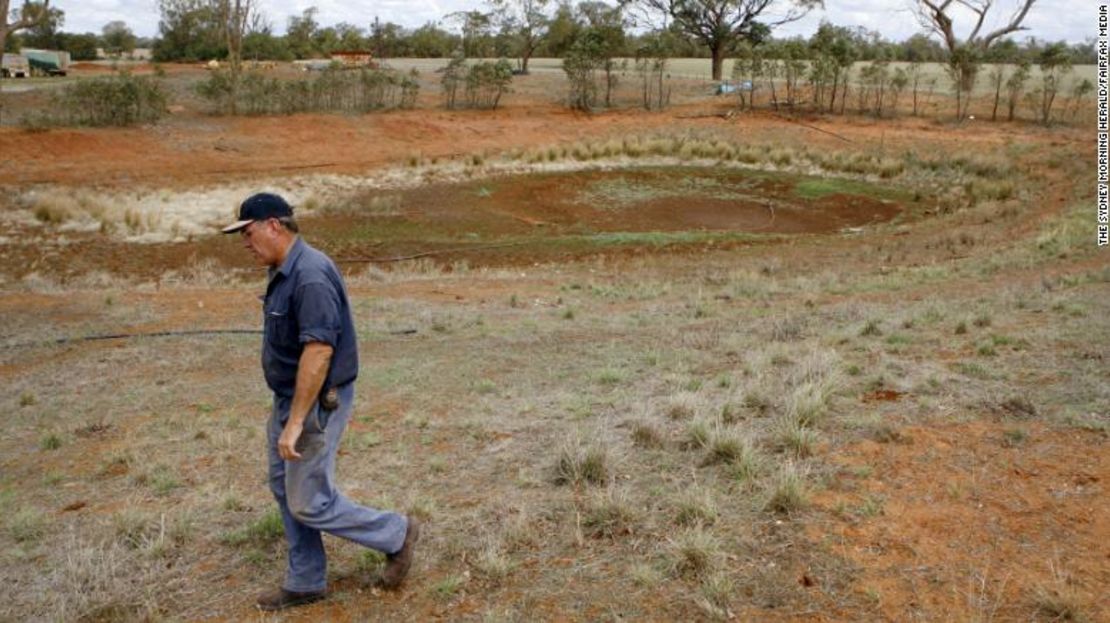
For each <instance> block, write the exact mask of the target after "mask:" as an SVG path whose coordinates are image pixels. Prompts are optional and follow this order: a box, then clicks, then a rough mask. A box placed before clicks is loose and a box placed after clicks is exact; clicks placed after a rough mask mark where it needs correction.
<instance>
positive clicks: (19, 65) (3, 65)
mask: <svg viewBox="0 0 1110 623" xmlns="http://www.w3.org/2000/svg"><path fill="white" fill-rule="evenodd" d="M30 75H31V65H30V63H28V62H27V57H26V56H22V55H20V54H5V55H4V58H3V61H2V62H0V76H2V77H4V78H26V77H27V76H30Z"/></svg>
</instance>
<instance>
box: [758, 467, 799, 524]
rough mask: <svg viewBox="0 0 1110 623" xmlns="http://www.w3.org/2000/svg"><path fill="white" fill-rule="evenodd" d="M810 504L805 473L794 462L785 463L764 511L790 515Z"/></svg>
mask: <svg viewBox="0 0 1110 623" xmlns="http://www.w3.org/2000/svg"><path fill="white" fill-rule="evenodd" d="M808 503H809V487H808V486H806V482H805V472H804V471H803V470H802V469H801V468H798V467H797V466H795V465H794V463H792V462H786V463H783V464H782V465H781V466H780V467H779V470H778V472H777V473H776V474H775V477H774V480H773V482H772V483H771V486H770V488H769V490H768V492H767V498H766V502H764V504H763V510H765V511H768V512H772V513H780V514H784V515H789V514H790V513H792V512H794V511H798V510H801V509H802V508H804V507H805V506H806V505H807V504H808Z"/></svg>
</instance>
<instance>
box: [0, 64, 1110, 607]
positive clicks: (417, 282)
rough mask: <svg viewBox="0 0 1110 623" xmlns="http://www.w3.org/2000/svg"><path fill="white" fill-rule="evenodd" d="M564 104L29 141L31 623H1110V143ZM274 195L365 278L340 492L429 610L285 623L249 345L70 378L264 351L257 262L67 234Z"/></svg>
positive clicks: (18, 526)
mask: <svg viewBox="0 0 1110 623" xmlns="http://www.w3.org/2000/svg"><path fill="white" fill-rule="evenodd" d="M537 80H539V79H537ZM543 80H546V82H537V83H536V84H529V83H527V82H526V83H524V84H522V85H520V86H519V87H518V93H517V94H516V96H515V97H514V98H510V100H509V104H508V105H507V106H506V107H505V108H504V109H503V110H498V111H495V112H478V111H463V112H451V113H449V112H444V111H441V110H437V109H434V108H432V106H433V105H434V102H432V101H429V100H428V98H425V100H422V106H423V107H422V108H421V109H418V110H414V111H405V112H393V113H386V114H380V115H369V116H361V117H346V116H330V115H299V116H295V117H288V118H252V119H226V118H219V117H209V116H204V115H202V114H199V113H197V112H196V111H192V110H185V111H182V112H179V113H178V114H175V115H174V116H172V117H171V118H170V119H169V120H168V121H166V122H165V123H163V124H160V125H158V126H155V127H149V128H139V129H127V130H90V129H55V130H50V131H47V132H26V131H23V130H20V129H17V128H2V129H0V171H2V172H3V176H2V177H3V179H4V180H5V185H4V195H3V200H2V201H3V205H2V207H3V218H4V219H5V224H6V232H5V233H4V235H3V238H2V242H0V257H2V259H3V260H4V261H3V266H2V267H0V276H2V281H0V284H2V288H0V310H2V313H3V317H4V319H5V323H4V330H3V333H2V335H0V345H2V350H0V352H2V353H3V354H2V356H0V382H2V384H3V387H4V391H3V392H2V394H0V408H2V409H3V411H4V413H6V414H7V416H6V418H5V422H6V424H7V426H6V430H5V433H6V434H5V435H4V436H3V438H0V509H2V510H3V513H2V516H3V521H2V526H3V531H2V532H0V562H2V564H0V586H3V589H0V619H2V620H28V619H45V620H99V621H109V620H112V621H114V620H151V619H168V620H227V621H239V620H247V619H259V620H288V621H316V620H333V621H362V620H412V621H424V620H491V621H498V620H520V621H534V620H552V621H563V620H566V621H579V620H581V621H586V620H589V621H594V620H617V619H619V620H649V621H655V620H657V621H671V620H727V619H732V620H741V621H776V620H784V621H785V620H791V621H793V620H805V621H858V620H889V621H951V620H960V621H991V620H994V621H1009V620H1073V621H1082V620H1085V621H1105V620H1110V603H1108V602H1107V599H1106V594H1107V591H1106V588H1105V587H1106V585H1107V583H1108V582H1110V546H1108V545H1107V543H1108V542H1110V523H1108V522H1110V519H1108V513H1107V503H1106V500H1107V498H1106V486H1107V482H1108V479H1110V463H1108V459H1107V452H1106V446H1107V434H1108V431H1110V378H1108V374H1107V366H1106V361H1107V360H1108V359H1110V346H1108V344H1110V341H1108V340H1110V322H1108V321H1107V318H1108V312H1110V296H1107V295H1108V294H1110V264H1108V261H1107V256H1106V255H1105V253H1103V252H1102V251H1101V250H1100V249H1099V248H1097V247H1096V246H1095V242H1094V235H1093V232H1094V224H1095V223H1094V201H1093V196H1092V195H1093V193H1092V190H1093V182H1094V161H1093V150H1092V148H1091V142H1092V137H1090V136H1088V134H1089V133H1087V132H1084V131H1082V130H1079V129H1075V128H1068V127H1056V128H1041V127H1036V126H1030V125H1022V124H997V125H992V124H982V123H977V124H965V125H963V126H953V125H950V124H948V123H945V122H943V121H938V120H935V119H909V118H900V119H896V120H889V119H888V120H873V119H862V118H853V117H848V118H806V119H800V120H799V119H788V118H784V117H781V116H778V115H773V114H769V113H758V114H754V115H753V114H745V115H739V116H730V117H728V118H724V117H721V116H716V115H715V113H718V112H723V111H725V110H727V105H724V104H722V103H720V102H718V101H715V100H713V99H710V98H699V97H696V96H695V95H696V94H689V95H688V96H686V97H683V98H680V99H679V102H678V105H676V106H675V107H673V108H671V109H668V110H666V111H662V112H650V113H649V112H644V111H637V110H619V111H613V112H605V113H600V114H595V115H583V114H578V113H572V112H568V111H566V110H564V109H561V108H559V107H558V106H557V105H556V104H555V103H553V102H552V101H551V99H552V97H551V96H550V95H545V94H547V93H549V92H550V91H551V88H552V87H551V82H550V80H551V79H550V77H547V78H544V79H543ZM676 137H678V138H677V139H676ZM675 140H679V143H678V144H676V143H674V141H675ZM650 141H661V143H659V144H660V145H663V143H665V145H663V146H661V147H660V148H659V149H660V150H661V151H662V150H664V149H665V150H669V151H668V154H666V155H663V156H660V157H659V158H656V159H654V160H650V161H648V160H642V161H641V160H637V158H636V157H629V156H628V152H629V151H630V150H632V151H635V150H638V149H640V148H641V147H643V145H644V144H646V143H647V142H650ZM606 146H611V149H608V151H607V148H606ZM615 146H619V147H620V148H619V149H618V148H617V147H615ZM691 146H693V147H691ZM683 149H687V150H688V151H690V150H705V151H707V152H709V151H712V153H711V154H709V153H705V154H703V153H685V152H683ZM745 149H748V150H751V151H745ZM575 150H579V152H581V155H580V157H576V156H575ZM549 153H551V154H553V155H551V156H548V154H549ZM740 154H748V155H750V156H751V157H750V160H751V161H750V162H748V161H745V160H744V158H747V156H741V155H740ZM841 156H843V157H842V158H841ZM549 158H550V160H549ZM836 158H840V160H836ZM541 160H542V161H543V162H547V163H551V162H553V163H555V165H551V166H550V167H549V168H548V169H545V170H543V171H538V172H537V173H536V175H527V172H528V170H529V169H528V165H529V163H530V162H531V163H533V164H535V163H537V162H539V161H541ZM845 162H858V163H863V165H861V166H862V167H863V168H862V169H860V171H858V172H850V171H847V167H848V165H846V164H844V163H845ZM822 163H823V164H822ZM518 165H519V166H518ZM564 165H565V166H564ZM649 165H650V166H649ZM741 165H742V166H741ZM895 165H897V166H895ZM870 166H874V167H876V168H875V169H873V170H872V169H868V168H867V167H870ZM499 167H501V168H499ZM837 167H839V168H838V169H837V172H836V173H835V174H834V173H833V171H832V170H833V169H834V168H837ZM882 167H888V168H887V169H886V171H887V173H884V174H882V175H879V174H878V173H877V172H878V171H879V170H881V169H882ZM889 167H893V168H889ZM838 175H839V176H848V177H849V178H850V179H849V180H848V181H843V180H839V181H838V180H836V179H834V180H831V181H830V179H829V178H833V177H837V176H838ZM399 178H400V179H401V180H402V181H397V180H398V179H399ZM404 178H419V179H417V180H416V181H415V182H414V183H402V182H403V181H405V180H404ZM11 180H17V181H15V182H12V181H11ZM352 180H354V181H352ZM382 180H386V181H382ZM409 181H412V180H409ZM356 182H357V183H356ZM283 184H284V185H283ZM255 186H264V187H274V188H283V189H284V188H288V189H291V192H293V193H294V194H295V195H296V193H297V192H298V189H299V195H296V196H298V199H299V203H300V205H301V206H302V208H303V213H304V214H305V217H304V219H303V227H304V232H305V236H306V238H307V239H308V240H309V241H310V242H313V243H314V244H318V245H319V246H321V247H322V248H325V249H327V250H329V251H330V252H331V253H333V254H334V255H336V256H337V257H341V258H343V259H345V260H346V261H345V263H344V264H343V266H344V269H345V271H347V274H348V283H349V287H350V293H351V299H352V303H353V306H354V314H355V317H356V324H357V327H358V330H359V337H360V340H361V343H360V345H361V353H362V359H363V362H362V370H361V375H360V381H359V385H358V402H357V404H356V410H355V416H354V417H353V419H352V422H351V426H350V429H349V430H348V432H347V435H346V442H345V445H344V448H343V450H342V452H341V458H340V461H339V463H340V464H339V471H340V481H341V482H342V483H343V485H344V487H345V489H346V491H347V492H348V494H350V495H351V496H353V497H355V498H356V499H359V500H362V501H365V502H366V503H370V504H373V505H378V506H382V507H388V508H398V509H402V510H406V511H408V512H412V513H415V514H417V515H419V516H422V517H424V518H425V519H426V521H427V526H428V527H427V536H426V539H425V540H424V541H423V542H422V547H421V548H420V550H419V553H418V561H417V563H416V566H415V568H414V571H413V575H412V577H411V578H410V579H409V581H408V582H407V583H406V584H405V586H404V587H403V588H402V589H401V590H400V591H398V592H395V593H389V592H382V591H380V590H378V589H376V588H375V587H374V578H375V577H376V574H377V573H378V572H379V565H380V562H381V561H380V559H379V558H376V557H374V556H370V555H367V554H366V553H365V552H362V551H359V549H358V548H356V547H354V546H352V545H350V544H347V543H343V542H340V541H338V540H329V541H328V542H327V543H328V547H329V552H330V555H331V590H332V596H331V598H330V599H329V600H327V601H326V602H323V603H321V604H317V605H313V606H310V607H306V608H304V609H301V610H298V611H293V612H290V613H287V614H280V615H273V616H262V615H260V614H258V613H256V612H255V611H254V610H253V606H252V604H253V599H254V596H255V595H256V594H257V593H258V592H260V591H261V590H264V589H267V588H269V587H271V586H272V585H274V584H275V583H276V582H277V581H279V579H280V576H281V568H282V554H283V552H282V539H281V537H280V528H279V527H275V525H274V521H273V512H272V507H273V503H272V500H271V499H270V497H269V494H268V492H267V491H266V488H265V484H264V471H265V465H264V456H265V455H264V448H263V426H264V421H265V417H266V415H267V412H268V409H267V407H268V398H267V395H266V392H265V389H264V385H263V382H262V379H261V375H260V374H259V371H258V369H257V351H258V339H259V338H258V336H257V335H254V334H249V333H247V334H237V333H225V334H219V335H185V336H166V337H147V338H132V339H103V340H91V341H90V340H77V341H64V340H66V339H67V338H75V337H81V336H104V335H110V334H119V333H127V334H137V333H152V332H163V331H198V330H210V329H244V330H248V331H249V330H253V329H257V328H258V322H259V318H258V316H259V307H258V302H257V295H258V294H259V293H260V292H261V291H262V290H263V288H264V281H263V275H262V273H261V271H259V270H258V269H254V268H252V267H251V266H250V264H249V261H248V257H247V254H246V253H245V252H244V251H243V250H242V249H240V248H239V243H238V241H237V240H233V239H227V238H222V237H219V236H215V235H206V234H193V233H190V234H188V235H184V234H182V233H181V231H176V232H171V234H172V235H171V234H167V237H165V238H163V239H154V238H150V239H147V241H146V242H143V241H137V240H136V239H134V238H135V236H131V234H136V235H137V234H138V233H142V232H145V229H144V228H149V229H150V230H152V231H153V230H158V228H159V226H160V223H154V222H151V221H149V220H143V219H145V218H147V217H146V215H144V214H130V213H128V215H124V216H122V217H121V218H122V219H124V220H123V221H120V223H123V224H115V225H113V223H112V222H111V221H102V223H103V222H108V225H111V226H110V227H109V226H106V225H103V224H102V225H101V226H100V227H99V228H98V227H96V226H94V227H91V228H90V227H77V226H76V225H75V224H77V223H78V221H79V218H78V216H77V214H78V213H80V212H81V211H82V210H86V211H92V209H91V208H89V206H90V205H94V204H97V203H98V202H99V203H104V202H109V201H111V200H112V199H111V198H121V197H130V196H140V195H142V196H156V197H160V199H159V201H160V202H162V203H164V204H166V205H174V206H178V207H177V208H175V209H180V206H185V208H186V209H187V208H188V206H189V203H190V201H195V202H196V209H197V211H198V214H203V215H204V217H203V219H201V220H203V224H204V227H209V226H210V225H211V223H210V222H209V221H212V222H215V221H218V220H221V219H220V217H219V215H220V214H224V215H230V214H231V211H232V209H233V206H234V201H235V200H236V198H237V194H236V193H239V194H242V193H245V192H249V189H251V188H252V187H255ZM182 198H189V200H188V201H184V200H182ZM135 205H136V206H140V205H143V204H141V203H135ZM135 209H136V210H138V209H139V208H135ZM98 210H99V212H98V213H99V214H107V213H108V212H107V208H105V207H103V206H101V207H100V208H98ZM82 214H83V213H82ZM186 215H187V212H186ZM772 215H774V217H773V218H772ZM134 219H138V221H134ZM136 223H138V224H136ZM143 223H146V225H143ZM117 225H118V228H117ZM148 226H149V227H148ZM147 233H149V232H147ZM425 251H434V252H435V254H434V255H427V256H423V257H416V258H413V259H411V260H403V261H376V262H371V261H367V260H371V259H374V260H395V259H396V258H398V257H403V256H404V257H407V256H413V255H420V254H421V253H422V252H425ZM59 340H61V341H59ZM275 528H276V529H275Z"/></svg>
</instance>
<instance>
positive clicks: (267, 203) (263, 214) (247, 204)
mask: <svg viewBox="0 0 1110 623" xmlns="http://www.w3.org/2000/svg"><path fill="white" fill-rule="evenodd" d="M283 216H293V206H291V205H289V204H288V203H287V202H286V201H285V199H282V198H281V197H280V196H278V195H275V194H273V193H258V194H256V195H251V196H250V197H247V200H246V201H244V202H243V203H242V204H241V205H240V206H239V220H238V221H236V222H234V223H232V224H231V225H228V226H227V227H224V228H223V230H222V231H223V232H224V233H225V234H234V233H235V232H237V231H239V230H241V229H243V228H244V227H246V226H247V225H250V224H251V223H253V222H255V221H264V220H266V219H268V218H281V217H283Z"/></svg>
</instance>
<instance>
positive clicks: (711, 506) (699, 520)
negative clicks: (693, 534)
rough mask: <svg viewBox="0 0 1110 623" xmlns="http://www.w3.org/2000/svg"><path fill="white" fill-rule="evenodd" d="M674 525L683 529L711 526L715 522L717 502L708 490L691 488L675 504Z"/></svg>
mask: <svg viewBox="0 0 1110 623" xmlns="http://www.w3.org/2000/svg"><path fill="white" fill-rule="evenodd" d="M676 506H677V508H676V510H675V518H674V520H675V523H677V524H678V525H680V526H684V527H694V526H711V525H713V524H714V523H715V522H716V521H717V517H718V511H717V502H716V501H715V500H714V499H713V493H712V491H710V490H709V489H702V488H691V489H688V490H686V491H685V492H684V493H682V494H681V495H680V496H679V498H678V502H677V503H676Z"/></svg>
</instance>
